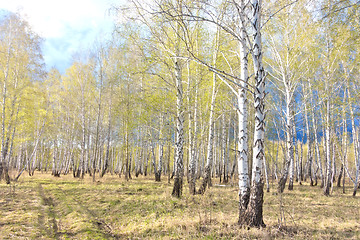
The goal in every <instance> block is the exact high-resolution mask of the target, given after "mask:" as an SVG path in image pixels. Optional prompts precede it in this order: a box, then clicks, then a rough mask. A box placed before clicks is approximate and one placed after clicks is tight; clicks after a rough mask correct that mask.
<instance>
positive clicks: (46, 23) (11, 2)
mask: <svg viewBox="0 0 360 240" xmlns="http://www.w3.org/2000/svg"><path fill="white" fill-rule="evenodd" d="M119 2H120V1H119V0H0V9H4V10H7V11H11V12H19V13H20V14H21V16H23V17H24V18H25V19H26V20H27V21H28V22H29V24H30V26H31V27H32V29H33V30H34V31H35V32H36V33H37V34H38V35H40V36H41V37H42V38H43V39H44V43H43V56H44V61H45V63H46V66H47V69H50V68H52V67H56V68H57V69H58V70H59V71H60V72H61V73H64V72H65V70H66V68H68V67H69V66H70V65H71V63H72V59H73V56H74V55H75V54H76V53H79V52H81V51H83V50H86V49H88V48H91V45H93V43H94V42H95V41H102V40H105V39H106V38H109V37H110V35H111V32H112V29H113V19H112V18H113V17H111V16H110V15H109V11H108V10H109V9H110V7H111V6H112V5H114V4H117V5H118V4H119Z"/></svg>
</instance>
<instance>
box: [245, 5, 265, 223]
mask: <svg viewBox="0 0 360 240" xmlns="http://www.w3.org/2000/svg"><path fill="white" fill-rule="evenodd" d="M251 7H252V13H253V17H252V22H251V24H252V26H253V28H254V35H253V37H254V43H253V44H254V45H253V49H252V53H253V62H254V73H255V88H256V89H255V94H254V97H255V99H254V107H255V128H254V146H253V163H252V164H253V165H252V175H251V189H250V200H249V204H248V208H247V209H246V212H245V215H244V216H240V219H239V223H240V224H241V225H248V226H254V227H265V223H264V221H263V201H264V200H263V195H264V183H263V178H262V167H263V160H264V154H265V151H264V136H265V99H264V98H265V74H264V69H263V65H262V46H261V31H260V30H261V24H260V22H261V20H260V16H261V15H260V14H261V1H258V0H252V1H251Z"/></svg>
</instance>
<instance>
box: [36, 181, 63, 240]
mask: <svg viewBox="0 0 360 240" xmlns="http://www.w3.org/2000/svg"><path fill="white" fill-rule="evenodd" d="M38 193H39V196H40V198H41V201H40V206H39V215H38V224H39V228H40V230H41V232H45V233H46V235H48V236H49V237H53V238H55V239H58V238H59V233H58V225H57V222H56V213H55V210H54V208H55V204H54V201H53V198H52V197H50V196H49V197H46V196H45V190H44V188H43V187H42V185H41V184H39V185H38ZM45 220H48V221H47V222H48V223H49V224H47V222H46V221H45ZM47 225H48V226H47ZM49 225H50V226H49Z"/></svg>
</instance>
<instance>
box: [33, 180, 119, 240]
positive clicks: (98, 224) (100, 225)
mask: <svg viewBox="0 0 360 240" xmlns="http://www.w3.org/2000/svg"><path fill="white" fill-rule="evenodd" d="M56 188H57V189H58V190H59V192H60V193H61V195H62V196H61V197H63V199H61V200H60V199H59V197H58V198H54V196H53V195H52V194H51V192H50V190H46V189H44V188H43V187H42V185H41V184H39V186H38V192H39V196H40V198H41V205H42V206H39V217H38V224H39V228H40V230H41V231H42V232H43V233H46V235H48V236H49V237H52V238H55V239H59V236H60V235H61V234H62V233H61V231H59V230H58V225H57V222H56V216H57V217H58V218H59V221H60V219H61V214H56V211H55V206H56V205H55V203H54V202H56V201H60V202H65V203H66V204H67V205H68V206H71V208H72V209H74V210H76V211H77V212H78V213H80V214H81V215H83V217H82V219H83V220H84V221H86V222H88V223H90V224H91V225H92V226H94V229H97V230H98V231H99V232H100V234H101V235H102V236H103V237H104V238H105V239H121V236H120V235H117V234H114V232H113V229H112V227H111V226H110V225H109V224H108V223H106V222H105V221H104V220H103V219H101V218H100V217H99V216H98V215H97V214H96V213H95V212H94V211H92V210H91V209H89V208H88V207H87V206H86V205H85V204H84V203H83V202H82V201H80V200H79V199H78V198H76V197H75V196H73V195H69V194H68V193H67V192H66V191H65V190H64V189H62V188H61V187H60V186H59V185H58V184H56ZM46 196H47V197H46ZM46 220H48V222H50V223H51V226H46ZM48 225H50V224H48Z"/></svg>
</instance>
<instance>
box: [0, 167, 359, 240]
mask: <svg viewBox="0 0 360 240" xmlns="http://www.w3.org/2000/svg"><path fill="white" fill-rule="evenodd" d="M215 181H217V180H216V179H215V180H214V182H215ZM171 190H172V185H171V184H168V183H167V181H165V180H164V181H163V182H160V183H156V182H154V180H153V178H152V177H151V178H143V177H139V178H134V179H132V180H130V181H129V182H126V181H124V179H120V178H119V177H117V176H110V175H108V176H105V177H104V178H102V179H98V181H97V182H96V183H92V180H91V179H90V178H89V177H87V178H85V179H83V180H80V179H74V178H72V176H70V175H68V176H61V177H60V178H54V177H52V176H50V175H49V174H41V173H36V174H35V176H34V177H28V176H25V175H24V176H22V177H21V178H20V180H19V182H18V183H16V184H13V185H12V186H11V188H10V186H8V185H6V184H4V183H3V182H2V183H0V234H1V236H0V239H221V238H223V239H360V209H359V207H360V198H359V197H356V198H353V197H351V191H350V187H349V189H347V190H348V193H347V194H342V193H341V191H340V189H336V188H334V192H333V194H332V196H331V197H325V196H323V195H322V191H321V189H319V187H310V186H308V185H306V183H305V185H302V186H298V185H295V190H294V191H292V192H289V191H287V190H286V191H285V193H284V194H282V195H281V196H279V195H276V194H275V193H274V192H275V186H272V189H271V192H270V193H265V196H264V201H265V202H264V221H265V223H266V224H267V227H266V228H265V229H250V230H248V229H242V228H239V226H238V225H237V223H236V222H237V218H238V209H237V207H238V202H237V198H238V197H237V188H236V186H233V187H231V186H229V187H216V186H214V187H212V188H211V189H210V190H209V191H207V192H206V193H205V195H201V196H200V195H197V196H190V195H189V194H188V192H187V185H185V186H184V194H183V197H182V198H181V199H176V198H173V197H171ZM280 202H281V204H282V207H280ZM281 213H282V214H283V216H284V217H285V219H284V220H282V221H280V220H279V219H280V216H281Z"/></svg>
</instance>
